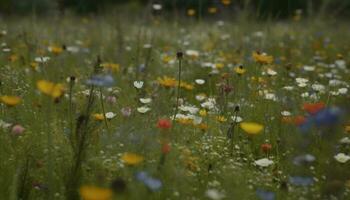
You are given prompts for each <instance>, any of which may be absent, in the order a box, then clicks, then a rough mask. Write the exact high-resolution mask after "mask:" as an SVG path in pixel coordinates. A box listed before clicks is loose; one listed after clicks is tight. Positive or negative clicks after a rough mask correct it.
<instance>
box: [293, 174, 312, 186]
mask: <svg viewBox="0 0 350 200" xmlns="http://www.w3.org/2000/svg"><path fill="white" fill-rule="evenodd" d="M289 182H290V184H292V185H296V186H309V185H312V184H314V179H313V178H312V177H303V176H291V177H289Z"/></svg>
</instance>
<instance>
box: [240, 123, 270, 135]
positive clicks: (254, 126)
mask: <svg viewBox="0 0 350 200" xmlns="http://www.w3.org/2000/svg"><path fill="white" fill-rule="evenodd" d="M239 125H240V127H241V129H243V130H244V131H245V132H246V133H247V134H248V135H257V134H259V133H260V132H261V131H262V130H263V129H264V126H263V125H261V124H258V123H255V122H241V123H240V124H239Z"/></svg>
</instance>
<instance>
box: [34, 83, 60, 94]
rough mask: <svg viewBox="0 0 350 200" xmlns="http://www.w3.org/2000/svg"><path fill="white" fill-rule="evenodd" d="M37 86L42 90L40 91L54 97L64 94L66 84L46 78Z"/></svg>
mask: <svg viewBox="0 0 350 200" xmlns="http://www.w3.org/2000/svg"><path fill="white" fill-rule="evenodd" d="M36 85H37V88H38V89H39V90H40V92H42V93H44V94H46V95H48V96H51V97H53V98H58V97H60V96H62V95H63V92H64V86H63V84H60V83H58V84H55V83H52V82H50V81H46V80H39V81H38V82H37V83H36Z"/></svg>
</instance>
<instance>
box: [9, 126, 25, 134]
mask: <svg viewBox="0 0 350 200" xmlns="http://www.w3.org/2000/svg"><path fill="white" fill-rule="evenodd" d="M24 131H25V128H24V127H23V126H21V125H19V124H16V125H14V126H13V127H12V129H11V133H12V134H13V135H22V133H23V132H24Z"/></svg>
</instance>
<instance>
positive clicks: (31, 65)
mask: <svg viewBox="0 0 350 200" xmlns="http://www.w3.org/2000/svg"><path fill="white" fill-rule="evenodd" d="M30 67H31V68H32V69H33V70H38V67H39V63H37V62H31V63H30Z"/></svg>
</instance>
